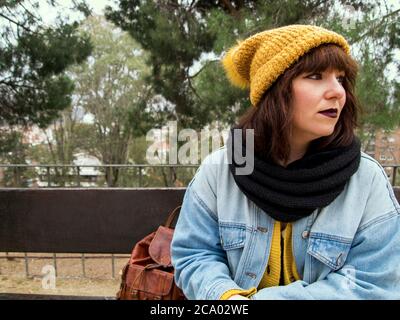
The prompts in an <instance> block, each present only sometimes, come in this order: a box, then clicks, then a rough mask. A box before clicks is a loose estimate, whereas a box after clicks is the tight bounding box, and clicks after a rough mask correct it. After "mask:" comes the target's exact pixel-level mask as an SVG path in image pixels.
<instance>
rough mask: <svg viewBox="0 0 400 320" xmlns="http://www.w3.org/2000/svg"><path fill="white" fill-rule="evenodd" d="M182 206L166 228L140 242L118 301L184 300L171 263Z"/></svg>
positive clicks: (126, 271)
mask: <svg viewBox="0 0 400 320" xmlns="http://www.w3.org/2000/svg"><path fill="white" fill-rule="evenodd" d="M180 208H181V206H178V207H176V208H175V209H174V210H172V211H171V213H170V214H169V216H168V218H167V221H166V222H165V224H164V225H162V226H159V227H158V229H157V231H154V232H152V233H151V234H149V235H147V236H146V237H144V238H143V239H142V240H140V241H139V242H137V243H136V245H135V247H134V248H133V250H132V254H131V257H130V259H129V262H128V263H127V264H126V265H125V267H124V268H123V270H122V276H121V287H120V290H119V291H118V293H117V300H184V299H185V296H184V295H183V293H182V291H181V290H180V289H179V288H178V287H177V286H176V284H175V281H174V268H173V267H172V264H171V254H170V248H171V241H172V236H173V234H174V229H173V228H171V224H172V222H173V221H174V219H175V217H176V216H177V214H178V212H179V210H180Z"/></svg>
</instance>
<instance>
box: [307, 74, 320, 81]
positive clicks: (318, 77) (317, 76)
mask: <svg viewBox="0 0 400 320" xmlns="http://www.w3.org/2000/svg"><path fill="white" fill-rule="evenodd" d="M307 78H310V79H315V80H318V79H321V74H320V73H312V74H310V75H308V76H307Z"/></svg>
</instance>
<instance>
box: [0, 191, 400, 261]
mask: <svg viewBox="0 0 400 320" xmlns="http://www.w3.org/2000/svg"><path fill="white" fill-rule="evenodd" d="M185 190H186V189H185V188H176V189H167V188H161V189H143V188H140V189H82V188H81V189H0V252H44V253H46V252H49V253H53V252H57V253H130V252H131V250H132V248H133V245H134V244H135V243H136V242H137V241H139V240H140V239H142V238H143V237H144V236H146V235H147V234H149V233H150V232H152V231H154V230H156V229H157V227H158V226H159V225H161V224H163V223H164V222H165V220H166V219H167V217H168V214H169V213H170V212H171V211H172V210H173V209H174V208H175V207H176V206H178V205H180V204H181V203H182V200H183V196H184V193H185ZM394 190H395V194H396V197H397V199H400V188H399V187H396V188H394Z"/></svg>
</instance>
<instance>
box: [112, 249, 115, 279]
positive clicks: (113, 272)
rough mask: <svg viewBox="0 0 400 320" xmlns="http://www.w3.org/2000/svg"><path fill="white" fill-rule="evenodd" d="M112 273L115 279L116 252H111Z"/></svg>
mask: <svg viewBox="0 0 400 320" xmlns="http://www.w3.org/2000/svg"><path fill="white" fill-rule="evenodd" d="M111 274H112V278H113V279H115V257H114V254H111Z"/></svg>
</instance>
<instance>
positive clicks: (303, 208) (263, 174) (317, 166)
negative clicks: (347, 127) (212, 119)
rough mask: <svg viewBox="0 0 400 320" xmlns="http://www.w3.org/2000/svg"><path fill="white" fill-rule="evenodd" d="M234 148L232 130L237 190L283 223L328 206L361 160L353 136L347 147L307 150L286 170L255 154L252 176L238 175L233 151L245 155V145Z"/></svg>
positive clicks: (230, 146)
mask: <svg viewBox="0 0 400 320" xmlns="http://www.w3.org/2000/svg"><path fill="white" fill-rule="evenodd" d="M230 140H231V141H230ZM234 146H235V144H234V135H233V128H232V129H231V132H230V135H229V138H228V142H227V147H228V157H229V159H228V160H229V168H230V171H231V172H232V174H233V177H234V179H235V182H236V184H237V185H238V187H239V189H240V190H241V191H242V192H243V193H244V194H245V195H246V196H247V197H248V198H249V199H250V200H252V201H253V202H254V203H255V204H256V205H257V206H258V207H260V208H261V209H262V210H263V211H264V212H265V213H267V214H268V215H269V216H271V217H272V218H273V219H275V220H278V221H282V222H292V221H296V220H298V219H301V218H303V217H306V216H308V215H310V214H311V213H312V212H313V211H314V210H315V209H316V208H322V207H324V206H327V205H328V204H330V203H331V202H332V201H333V200H334V199H335V198H336V197H337V196H338V195H339V194H340V193H341V192H342V191H343V189H344V187H345V185H346V183H347V181H348V180H349V179H350V177H351V176H352V175H353V174H354V173H355V172H356V171H357V169H358V166H359V164H360V157H361V152H360V147H361V144H360V140H359V139H358V138H357V137H356V136H354V139H353V142H352V143H351V144H350V145H349V146H346V147H338V148H332V149H329V150H320V151H313V152H309V151H307V153H306V154H305V155H304V156H303V157H302V158H301V159H298V160H296V161H294V162H292V163H290V164H289V165H288V166H287V167H286V168H285V167H283V166H280V165H278V164H276V163H274V162H273V161H272V160H271V159H270V158H266V157H260V156H257V153H256V154H254V170H253V171H252V173H251V174H248V175H239V174H237V171H236V169H237V168H241V167H243V166H240V165H237V163H236V162H235V161H234V160H235V158H233V157H232V151H234V152H235V153H236V152H240V153H238V155H239V156H242V155H243V156H245V154H246V152H245V143H242V144H241V147H242V150H236V149H235V148H234ZM237 149H239V148H237ZM236 159H239V158H236Z"/></svg>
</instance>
